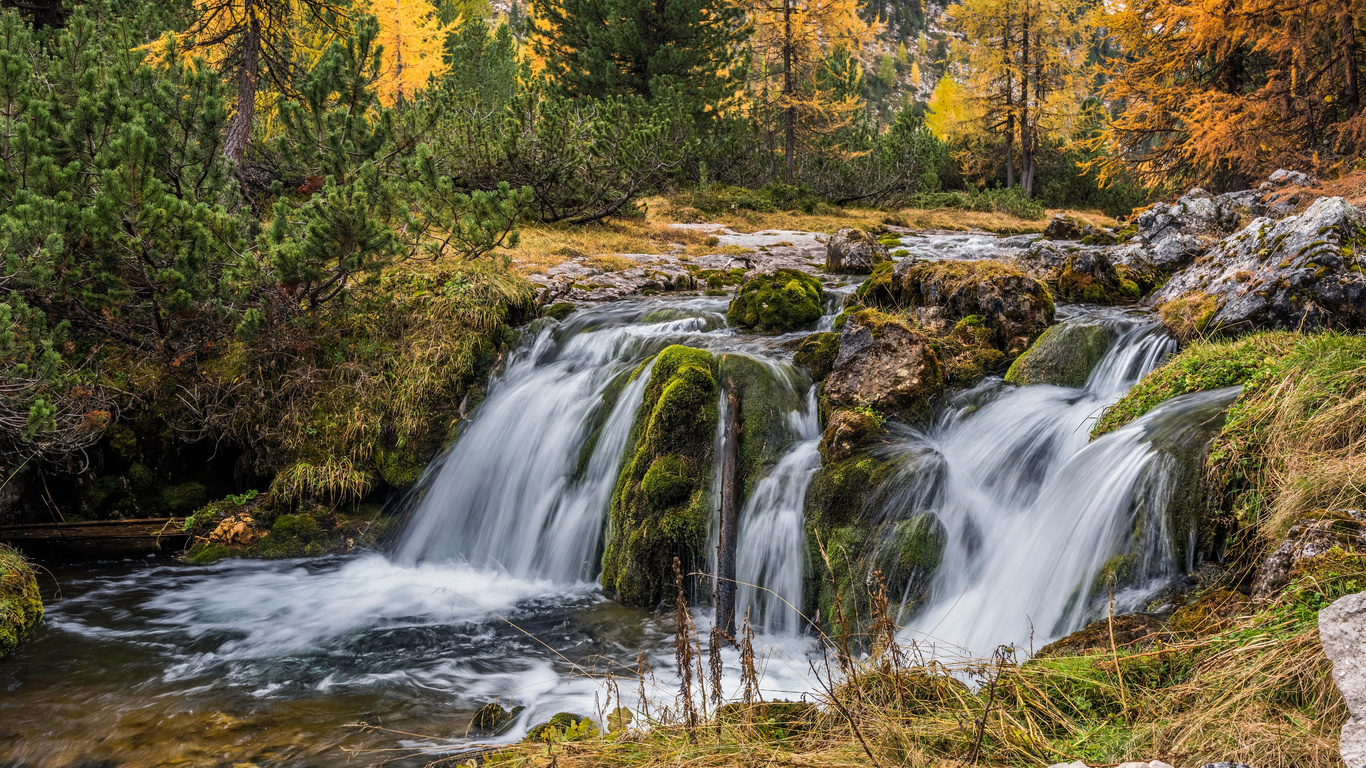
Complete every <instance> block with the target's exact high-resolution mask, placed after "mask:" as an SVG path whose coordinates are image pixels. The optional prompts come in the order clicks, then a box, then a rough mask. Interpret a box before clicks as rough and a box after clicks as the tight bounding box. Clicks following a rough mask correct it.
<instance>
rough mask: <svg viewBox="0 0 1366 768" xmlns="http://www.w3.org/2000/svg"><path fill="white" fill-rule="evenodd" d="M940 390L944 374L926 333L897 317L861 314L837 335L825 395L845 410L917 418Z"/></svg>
mask: <svg viewBox="0 0 1366 768" xmlns="http://www.w3.org/2000/svg"><path fill="white" fill-rule="evenodd" d="M943 388H944V375H943V370H942V368H941V367H940V365H939V358H938V356H937V355H936V354H935V351H934V345H933V344H932V342H931V340H930V339H929V338H928V337H926V336H925V334H923V333H921V332H919V331H917V330H915V329H913V328H912V327H911V326H910V324H909V323H908V322H906V321H905V320H904V319H902V318H900V317H897V316H896V315H890V314H887V313H885V312H880V311H878V310H875V309H863V310H859V311H858V312H855V313H853V314H851V315H850V316H849V319H848V320H847V321H846V322H845V324H844V328H843V329H841V331H840V347H839V355H838V356H836V358H835V363H834V367H833V370H832V372H831V373H830V377H829V378H828V379H826V381H825V396H826V397H827V398H829V400H830V402H831V403H834V404H835V405H838V406H840V407H844V408H871V409H873V410H874V411H877V412H879V413H882V414H886V415H896V416H899V417H902V418H905V419H916V418H920V417H923V416H925V415H927V414H928V413H929V410H930V405H931V403H932V402H933V400H934V398H935V397H936V396H937V395H938V394H939V393H940V392H941V391H942V390H943Z"/></svg>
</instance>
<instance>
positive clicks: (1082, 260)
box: [1053, 248, 1140, 304]
mask: <svg viewBox="0 0 1366 768" xmlns="http://www.w3.org/2000/svg"><path fill="white" fill-rule="evenodd" d="M1053 285H1054V286H1055V291H1054V293H1055V295H1056V296H1057V297H1058V298H1059V299H1061V300H1063V301H1074V302H1084V303H1087V304H1123V303H1126V302H1131V301H1137V300H1138V298H1139V294H1140V290H1139V287H1138V284H1137V283H1135V282H1134V281H1132V280H1129V279H1128V278H1126V277H1124V276H1123V275H1121V274H1120V273H1119V272H1118V271H1117V270H1116V269H1115V266H1114V265H1113V264H1111V263H1110V259H1109V258H1107V257H1106V256H1105V253H1104V252H1103V251H1101V250H1100V249H1095V248H1086V249H1082V250H1079V251H1077V252H1076V253H1074V254H1072V255H1071V256H1069V257H1068V258H1067V259H1066V260H1065V261H1064V262H1063V263H1062V265H1061V266H1060V267H1059V268H1058V270H1057V273H1056V277H1055V278H1054V279H1053Z"/></svg>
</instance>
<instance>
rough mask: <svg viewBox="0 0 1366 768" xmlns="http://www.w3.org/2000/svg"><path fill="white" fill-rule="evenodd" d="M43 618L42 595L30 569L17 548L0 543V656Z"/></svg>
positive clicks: (12, 650)
mask: <svg viewBox="0 0 1366 768" xmlns="http://www.w3.org/2000/svg"><path fill="white" fill-rule="evenodd" d="M42 620H43V598H42V595H41V594H40V593H39V592H38V579H37V576H36V575H35V574H34V572H33V568H32V567H31V566H30V565H29V564H28V561H27V560H25V559H24V556H23V555H22V554H20V553H19V551H18V550H16V549H13V548H12V547H8V546H6V545H4V544H0V658H4V657H5V656H8V655H9V654H11V653H13V652H14V649H15V648H17V647H19V644H20V643H22V642H23V641H25V640H27V639H28V638H30V637H32V636H33V632H34V630H36V629H37V628H38V623H39V622H41V621H42Z"/></svg>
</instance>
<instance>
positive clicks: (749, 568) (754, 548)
mask: <svg viewBox="0 0 1366 768" xmlns="http://www.w3.org/2000/svg"><path fill="white" fill-rule="evenodd" d="M788 429H789V432H790V433H791V447H790V448H789V449H788V450H787V452H786V453H785V454H784V455H783V457H782V458H781V459H780V460H779V461H778V463H777V465H776V466H774V467H773V469H772V470H770V471H769V472H768V473H767V474H766V475H765V476H764V477H763V479H761V480H760V481H759V482H758V484H757V485H755V487H754V493H752V494H751V495H750V497H749V499H748V500H747V501H746V502H745V506H744V509H743V510H742V511H741V512H740V538H739V545H738V546H737V548H736V552H737V556H736V578H737V580H738V581H739V582H740V588H739V593H738V599H737V601H736V605H737V612H736V616H737V617H740V618H743V617H744V616H746V615H747V612H748V616H749V617H750V623H751V624H752V625H754V626H755V627H756V628H758V629H760V630H762V631H763V632H764V633H765V634H774V633H781V632H795V631H796V630H798V629H799V628H800V614H799V612H798V611H799V609H800V607H801V604H802V578H803V576H804V575H805V573H806V570H807V568H806V560H807V554H806V530H805V525H804V523H805V517H804V508H805V506H806V488H807V486H808V485H810V483H811V476H812V475H814V474H815V473H816V470H818V469H820V466H821V455H820V451H819V450H818V446H819V444H820V439H821V427H820V417H819V413H818V409H817V406H816V389H815V387H812V388H811V390H810V391H809V393H808V394H807V398H806V408H805V409H804V410H800V411H794V412H792V413H791V414H789V415H788Z"/></svg>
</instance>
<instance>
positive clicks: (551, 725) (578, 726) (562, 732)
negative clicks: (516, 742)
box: [522, 712, 598, 742]
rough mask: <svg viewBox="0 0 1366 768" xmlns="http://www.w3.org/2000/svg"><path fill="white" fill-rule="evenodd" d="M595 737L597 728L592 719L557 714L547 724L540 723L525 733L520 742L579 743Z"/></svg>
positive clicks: (565, 713)
mask: <svg viewBox="0 0 1366 768" xmlns="http://www.w3.org/2000/svg"><path fill="white" fill-rule="evenodd" d="M597 735H598V726H597V724H595V723H594V722H593V721H592V719H590V718H587V717H584V716H583V715H576V714H574V713H573V712H557V713H555V714H554V715H552V716H551V718H550V721H549V722H545V723H541V724H540V725H537V726H535V727H533V728H532V729H531V730H529V731H527V733H526V736H525V737H523V738H522V741H527V742H536V741H547V742H551V741H554V742H559V741H581V740H583V739H589V738H592V737H594V736H597Z"/></svg>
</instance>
